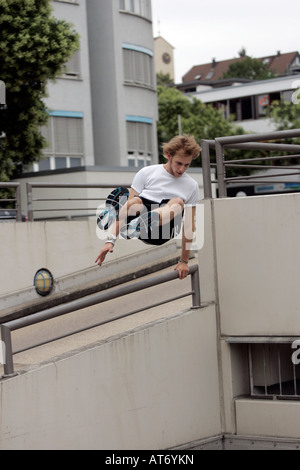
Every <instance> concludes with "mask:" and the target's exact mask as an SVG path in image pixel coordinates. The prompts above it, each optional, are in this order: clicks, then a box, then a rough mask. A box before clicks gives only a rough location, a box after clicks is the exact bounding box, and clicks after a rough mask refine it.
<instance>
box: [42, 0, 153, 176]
mask: <svg viewBox="0 0 300 470" xmlns="http://www.w3.org/2000/svg"><path fill="white" fill-rule="evenodd" d="M52 5H53V15H54V16H55V17H57V18H61V19H65V20H67V21H68V22H70V23H72V24H73V25H74V28H75V29H76V31H77V32H78V33H79V34H80V49H79V51H77V52H76V53H75V54H74V56H73V57H72V58H71V59H70V60H69V62H68V64H67V70H66V73H65V74H64V75H63V76H62V77H58V78H57V80H56V82H55V83H52V82H50V83H49V84H48V98H47V99H46V104H47V108H48V110H49V121H48V125H47V126H45V127H44V128H43V129H42V132H43V134H44V136H45V137H46V138H47V141H48V142H49V146H48V147H47V148H46V149H45V151H44V153H45V159H42V160H41V161H40V162H39V163H38V164H34V166H33V170H34V171H42V170H60V169H65V168H73V167H79V166H85V167H86V166H109V167H120V166H124V167H128V166H129V167H142V166H145V165H149V164H152V163H156V162H157V161H158V155H157V153H158V152H157V144H156V141H157V138H156V121H157V119H158V105H157V95H156V81H155V67H154V60H153V55H154V53H153V49H154V47H153V35H152V13H151V0H88V1H87V0H53V1H52Z"/></svg>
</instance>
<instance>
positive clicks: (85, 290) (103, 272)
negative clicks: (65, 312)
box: [0, 242, 193, 323]
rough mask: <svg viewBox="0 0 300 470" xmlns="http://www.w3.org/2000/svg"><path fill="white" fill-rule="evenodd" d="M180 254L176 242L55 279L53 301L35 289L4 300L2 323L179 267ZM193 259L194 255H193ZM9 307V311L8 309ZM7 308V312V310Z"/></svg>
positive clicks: (0, 314) (1, 315) (6, 297)
mask: <svg viewBox="0 0 300 470" xmlns="http://www.w3.org/2000/svg"><path fill="white" fill-rule="evenodd" d="M179 256H180V253H179V251H178V248H177V245H176V242H173V243H168V244H166V245H164V246H161V247H155V249H153V248H151V249H149V250H147V251H144V252H140V253H137V254H136V255H130V256H128V257H124V258H121V259H119V260H117V261H111V262H108V263H106V264H104V265H103V266H102V267H101V268H99V267H98V266H95V267H92V268H90V269H85V270H83V271H79V272H76V273H73V274H71V275H69V276H64V277H61V278H59V279H55V287H54V291H53V293H52V294H50V296H49V297H43V298H40V297H38V295H37V294H36V291H35V288H34V287H32V288H30V289H24V290H22V291H19V292H16V293H14V294H10V295H7V296H2V297H0V305H1V306H2V310H1V312H0V323H3V322H6V321H9V320H13V319H16V318H21V317H24V316H27V315H30V314H32V313H35V312H38V311H42V310H45V309H46V308H50V307H54V306H56V305H60V304H62V303H66V302H69V301H71V300H75V299H78V298H80V297H84V296H86V295H90V294H93V293H95V292H100V291H102V290H105V289H109V288H111V287H115V286H117V285H119V284H122V283H124V282H128V281H131V280H133V279H138V278H140V277H142V276H145V275H147V274H151V273H154V272H156V271H159V270H161V269H164V268H166V267H168V266H172V265H173V264H176V262H177V261H178V258H179ZM191 256H193V255H191ZM6 306H7V307H6ZM3 307H6V308H3Z"/></svg>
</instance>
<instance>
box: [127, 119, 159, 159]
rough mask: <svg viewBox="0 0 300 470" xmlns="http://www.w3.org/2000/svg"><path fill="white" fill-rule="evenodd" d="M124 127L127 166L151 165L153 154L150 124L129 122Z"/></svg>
mask: <svg viewBox="0 0 300 470" xmlns="http://www.w3.org/2000/svg"><path fill="white" fill-rule="evenodd" d="M126 126H127V154H128V166H134V167H143V166H147V165H151V161H152V154H153V146H152V124H148V123H145V122H133V121H129V122H127V123H126Z"/></svg>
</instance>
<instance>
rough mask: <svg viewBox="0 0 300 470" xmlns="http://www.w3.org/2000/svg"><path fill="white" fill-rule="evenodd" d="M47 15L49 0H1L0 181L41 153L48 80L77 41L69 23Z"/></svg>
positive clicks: (46, 117) (49, 7) (54, 74)
mask: <svg viewBox="0 0 300 470" xmlns="http://www.w3.org/2000/svg"><path fill="white" fill-rule="evenodd" d="M51 15H52V8H51V5H50V1H49V0H18V1H16V0H0V79H1V80H3V81H4V82H5V84H6V107H5V109H2V110H0V135H1V133H2V132H3V133H5V138H1V139H0V181H8V180H9V179H10V178H11V177H12V176H13V174H14V172H15V171H16V170H17V169H20V168H22V165H24V166H26V165H28V164H30V163H32V162H34V161H38V160H39V158H40V157H41V155H42V149H43V147H44V146H45V141H44V138H43V137H42V135H41V133H40V127H41V126H42V125H44V124H45V123H46V122H47V119H48V114H47V110H46V106H45V103H44V101H43V99H44V98H45V97H46V96H47V94H46V85H47V82H48V80H54V79H55V78H56V77H57V76H59V75H60V74H61V73H63V71H64V64H65V63H66V62H67V61H68V59H69V58H70V57H71V56H72V54H73V53H74V52H75V50H77V49H78V47H79V35H78V34H77V33H76V32H75V31H74V29H73V26H72V25H71V24H70V23H67V22H66V21H64V20H58V19H56V18H54V17H53V16H51Z"/></svg>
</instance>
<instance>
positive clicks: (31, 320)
mask: <svg viewBox="0 0 300 470" xmlns="http://www.w3.org/2000/svg"><path fill="white" fill-rule="evenodd" d="M189 275H190V276H191V291H190V292H187V293H184V294H181V295H178V296H176V297H172V298H169V299H167V300H162V301H160V302H158V303H156V304H152V305H148V306H144V307H143V308H140V309H138V310H135V311H131V312H127V313H123V314H120V315H119V316H117V317H114V318H113V320H118V319H120V318H123V317H125V316H128V315H133V314H134V313H138V312H141V311H143V310H147V309H149V308H153V307H157V306H159V305H163V304H165V303H168V302H172V301H174V300H178V299H180V298H183V297H186V296H189V295H191V296H192V307H191V308H200V307H201V298H200V280H199V268H198V265H196V264H195V265H192V266H190V269H189ZM177 278H178V271H171V272H168V273H164V274H160V275H158V276H155V277H152V278H149V279H142V280H141V281H137V282H135V283H133V284H128V285H125V286H121V287H117V288H115V289H112V290H110V291H107V292H101V293H97V294H94V295H91V296H88V297H84V298H82V299H78V300H74V301H71V302H68V303H66V304H63V305H59V306H56V307H52V308H49V309H47V310H44V311H42V312H38V313H35V314H32V315H29V316H26V317H23V318H19V319H16V320H11V321H9V322H6V323H2V324H1V339H2V342H3V344H4V349H5V354H4V357H5V360H4V362H5V363H4V375H3V378H5V377H11V376H13V375H16V374H15V372H14V363H13V355H14V354H17V353H20V352H23V351H26V350H28V349H32V348H35V347H38V346H41V345H42V344H45V343H49V342H51V341H57V340H58V339H62V338H64V337H66V336H71V335H74V334H77V333H80V332H82V331H86V330H88V329H91V328H95V327H97V326H100V325H103V324H105V323H108V322H110V321H112V320H101V319H100V320H99V322H97V323H96V324H94V325H90V326H88V327H86V328H82V329H79V330H74V331H71V332H69V333H68V334H66V335H63V336H60V337H56V338H55V339H52V340H49V341H45V342H43V343H39V344H35V345H32V346H30V347H27V348H26V349H23V350H19V351H13V348H12V338H11V332H12V331H14V330H18V329H20V328H24V327H26V326H30V325H34V324H36V323H40V322H42V321H46V320H49V319H52V318H55V317H58V316H61V315H65V314H67V313H71V312H75V311H77V310H80V309H82V308H86V307H91V306H92V305H96V304H100V303H102V302H105V301H107V300H112V299H116V298H117V297H121V296H123V295H128V294H131V293H133V292H138V291H140V290H143V289H146V288H148V287H152V286H156V285H159V284H162V283H164V282H168V281H171V280H173V279H177Z"/></svg>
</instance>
